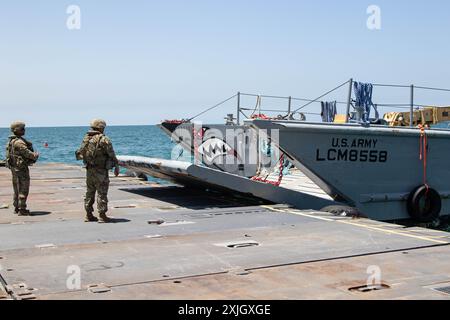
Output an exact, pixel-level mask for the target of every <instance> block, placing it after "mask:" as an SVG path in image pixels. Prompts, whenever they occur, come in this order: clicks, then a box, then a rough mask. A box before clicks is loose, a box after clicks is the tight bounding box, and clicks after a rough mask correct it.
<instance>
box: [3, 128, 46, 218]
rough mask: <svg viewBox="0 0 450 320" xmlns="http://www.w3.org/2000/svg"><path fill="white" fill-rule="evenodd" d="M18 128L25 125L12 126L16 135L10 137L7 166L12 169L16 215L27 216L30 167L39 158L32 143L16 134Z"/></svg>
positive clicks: (7, 149) (7, 148) (7, 147)
mask: <svg viewBox="0 0 450 320" xmlns="http://www.w3.org/2000/svg"><path fill="white" fill-rule="evenodd" d="M16 128H25V124H24V123H21V122H19V123H14V124H12V125H11V131H13V133H14V135H12V136H10V137H9V142H8V144H7V146H6V155H7V161H6V166H7V167H9V168H10V169H11V174H12V184H13V188H14V199H13V203H14V208H15V213H20V214H21V215H25V214H28V213H29V211H28V210H27V199H28V194H29V191H30V171H29V168H28V167H29V166H30V165H32V164H33V163H35V162H36V161H37V159H38V157H39V156H38V154H37V153H35V152H34V150H33V145H32V143H31V142H29V141H27V140H25V139H24V138H23V137H21V136H18V135H16V134H15V129H16Z"/></svg>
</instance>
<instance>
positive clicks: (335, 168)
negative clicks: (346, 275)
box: [122, 80, 450, 223]
mask: <svg viewBox="0 0 450 320" xmlns="http://www.w3.org/2000/svg"><path fill="white" fill-rule="evenodd" d="M347 84H349V87H350V95H349V97H350V98H349V100H348V101H347V102H345V103H343V102H339V103H340V104H344V105H346V112H345V113H344V114H337V111H336V105H337V104H339V103H338V102H327V103H325V102H321V101H319V99H322V98H323V97H324V96H321V98H319V99H315V100H306V99H296V98H291V97H289V98H287V101H288V110H287V112H286V114H285V115H278V116H276V117H268V116H266V115H264V114H263V113H262V112H263V111H264V110H263V109H262V108H261V101H262V99H267V98H269V97H270V98H277V99H282V98H283V97H274V96H259V95H248V96H250V97H255V96H256V97H257V98H256V101H257V102H256V107H254V108H245V107H243V106H242V105H240V103H242V97H243V96H245V94H240V93H238V95H237V101H238V114H241V113H242V114H244V112H243V111H245V110H253V114H252V115H251V116H247V117H246V120H245V121H244V124H241V123H240V121H239V117H237V119H236V118H234V116H233V115H230V114H229V115H228V117H227V118H226V119H227V122H226V125H210V124H208V125H205V126H203V127H202V131H201V132H202V134H201V138H202V139H204V138H205V136H207V134H206V133H207V132H208V131H209V130H214V131H216V132H217V131H219V132H222V135H221V136H222V137H225V138H224V139H223V140H221V139H217V138H214V137H213V138H211V137H209V138H206V139H204V140H201V143H200V144H195V143H192V141H194V140H195V136H196V132H199V131H198V129H195V125H194V124H193V123H191V122H190V121H186V120H183V121H177V122H175V121H166V122H164V123H162V124H161V125H160V127H161V128H162V130H163V131H164V132H166V133H167V134H168V135H171V136H172V138H173V137H174V133H175V132H176V131H177V130H179V129H183V130H184V131H185V132H187V133H188V137H183V138H177V139H178V141H177V142H179V143H180V144H181V145H182V146H183V147H184V148H185V150H186V151H187V152H189V153H190V154H192V155H193V156H194V157H195V156H196V155H198V154H201V155H203V156H204V159H202V160H203V163H201V164H200V167H199V168H197V169H195V170H193V169H190V168H191V167H190V166H191V165H192V164H187V165H186V166H185V167H186V171H185V172H186V174H185V175H184V176H183V177H180V175H179V174H178V173H176V174H175V175H176V177H175V178H173V177H174V176H175V175H172V178H170V179H175V180H179V181H180V180H183V183H189V181H195V183H196V184H201V183H202V181H203V182H204V184H205V185H208V186H213V187H217V188H225V189H229V190H232V191H237V192H238V191H241V192H244V193H247V194H251V195H253V196H256V197H260V198H263V199H266V200H269V201H273V202H276V203H286V204H291V205H293V206H295V207H297V208H299V209H313V210H325V211H330V212H333V213H336V214H349V213H350V214H358V215H363V216H367V217H369V218H371V219H374V220H382V221H392V220H403V219H413V220H414V221H418V222H427V223H429V222H432V221H436V220H438V219H439V218H442V217H444V216H449V215H450V202H449V201H448V199H450V185H447V182H448V181H449V179H450V171H448V170H447V169H446V164H447V163H449V160H450V159H447V155H446V152H445V151H444V150H446V144H447V140H448V139H450V132H445V131H440V130H437V129H432V130H428V129H426V127H428V126H433V125H437V124H441V123H442V121H445V120H446V119H447V118H446V116H447V113H448V110H449V108H438V107H428V108H425V109H424V110H423V111H422V112H409V113H396V114H395V116H393V115H392V114H390V113H387V114H386V115H385V116H384V118H382V117H380V116H379V113H378V110H377V105H375V104H374V103H373V102H372V100H371V99H372V90H373V85H371V84H364V83H358V82H353V80H350V81H347V82H346V83H344V84H343V85H341V86H339V87H337V88H336V89H339V88H342V87H344V86H345V85H347ZM405 87H409V86H405ZM363 91H364V92H365V93H370V94H367V95H362V94H361V92H363ZM352 94H354V96H355V99H353V96H352ZM295 100H298V101H305V100H306V101H309V102H308V103H307V104H306V105H303V106H301V107H300V108H297V109H295V108H294V106H293V105H292V101H295ZM313 103H320V104H321V105H322V110H321V114H320V115H321V116H322V118H323V119H324V121H330V119H331V122H332V123H322V124H320V123H314V122H306V116H305V114H313V113H307V112H305V114H303V113H299V115H300V116H295V114H296V113H298V111H299V110H302V111H303V110H304V107H305V106H308V105H310V104H313ZM410 105H411V106H413V107H414V103H412V102H411V103H410ZM351 107H353V109H354V111H353V112H350V111H351V109H350V108H351ZM371 108H374V109H375V118H370V110H371ZM407 108H408V107H407ZM292 110H294V111H292ZM333 110H334V112H332V111H333ZM399 114H400V115H401V116H399ZM407 116H409V117H410V119H409V121H406V120H405V118H406V117H407ZM296 119H297V120H296ZM298 119H301V120H298ZM325 119H327V120H325ZM449 119H450V118H449ZM235 120H236V121H235ZM391 120H392V121H391ZM447 120H448V119H447ZM390 121H391V122H390ZM408 124H409V125H410V128H405V127H404V128H397V127H396V126H406V125H408ZM411 124H413V125H420V126H421V128H422V129H419V128H413V126H412V125H411ZM229 128H234V129H238V130H239V131H240V132H244V133H246V136H247V138H246V139H244V140H242V139H241V140H238V139H237V137H238V135H235V136H233V137H229V136H227V135H226V134H225V131H226V130H227V129H229ZM261 129H262V130H264V131H265V132H266V133H267V134H268V135H267V136H265V137H264V139H263V140H264V141H262V140H261V139H260V138H261V137H258V132H259V130H261ZM196 130H197V131H196ZM197 135H198V134H197ZM275 135H276V136H275ZM175 136H177V135H175ZM248 137H250V139H248ZM449 142H450V141H449ZM237 145H241V149H240V150H244V151H243V152H241V153H240V152H238V151H236V152H235V153H234V156H235V157H236V155H241V156H242V159H239V160H240V161H239V162H238V166H236V165H234V166H233V165H232V166H226V164H224V162H223V161H217V160H218V159H220V160H223V159H224V157H227V156H228V157H229V156H230V155H231V153H232V151H231V150H234V148H233V147H234V146H237ZM251 146H256V151H255V150H251ZM264 146H266V147H264ZM419 146H420V148H419ZM255 154H256V159H257V160H256V162H254V161H253V162H252V161H249V159H250V158H252V156H253V159H255V157H254V155H255ZM267 159H269V161H264V160H267ZM128 161H130V159H129V158H128ZM155 161H156V160H150V161H144V162H147V163H154V162H155ZM144 162H143V163H142V164H141V167H144V166H145V163H144ZM156 162H157V161H156ZM292 164H293V165H294V167H293V166H292ZM122 165H124V166H127V165H129V166H131V165H130V164H129V163H128V164H127V161H123V163H122ZM173 165H174V163H171V164H170V166H169V167H167V168H165V170H166V173H167V172H168V171H169V172H175V171H176V168H173ZM196 165H198V164H196ZM192 166H193V165H192ZM152 167H153V168H154V166H152ZM133 168H134V169H135V170H136V169H139V163H137V162H136V161H133ZM162 169H163V168H162V167H159V168H158V169H157V170H156V171H158V170H160V171H161V170H162ZM167 169H169V170H167ZM146 170H147V171H146V172H147V174H151V175H153V172H152V170H150V171H149V170H148V165H147V168H146ZM214 170H219V171H220V173H219V172H217V171H214ZM156 171H155V173H154V174H155V175H158V174H160V172H159V173H158V172H156ZM200 172H201V173H200ZM243 179H244V180H243ZM225 181H226V182H225ZM244 181H245V182H246V183H243V182H244ZM277 181H278V182H277ZM247 182H248V183H247ZM262 184H271V187H267V186H264V187H262ZM244 185H245V188H244V187H243V186H244Z"/></svg>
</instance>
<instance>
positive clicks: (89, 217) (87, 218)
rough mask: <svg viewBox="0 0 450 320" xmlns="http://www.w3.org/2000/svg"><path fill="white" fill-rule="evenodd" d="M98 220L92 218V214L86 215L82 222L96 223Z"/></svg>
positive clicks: (94, 217)
mask: <svg viewBox="0 0 450 320" xmlns="http://www.w3.org/2000/svg"><path fill="white" fill-rule="evenodd" d="M97 221H98V218H97V217H96V216H94V215H93V214H92V213H87V214H86V218H84V222H97Z"/></svg>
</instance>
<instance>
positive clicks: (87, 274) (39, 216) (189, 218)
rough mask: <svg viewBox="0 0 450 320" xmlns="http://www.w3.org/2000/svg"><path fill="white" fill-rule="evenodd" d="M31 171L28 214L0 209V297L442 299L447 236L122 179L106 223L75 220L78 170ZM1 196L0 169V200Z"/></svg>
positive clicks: (4, 175) (5, 182)
mask: <svg viewBox="0 0 450 320" xmlns="http://www.w3.org/2000/svg"><path fill="white" fill-rule="evenodd" d="M31 172H32V177H33V180H32V188H31V195H30V199H29V205H30V208H31V209H32V212H33V216H31V217H18V216H16V215H13V213H12V210H11V208H5V209H0V275H1V277H0V299H2V298H3V299H11V298H13V299H450V293H446V291H450V290H449V289H450V234H449V233H445V232H440V231H434V230H428V229H421V228H404V227H401V226H397V225H392V224H387V223H380V222H374V221H370V220H365V219H358V220H352V219H349V218H343V217H334V216H331V215H329V214H326V213H319V212H313V211H299V210H294V209H291V208H289V207H286V206H277V205H270V206H268V205H265V204H263V203H260V200H257V199H250V198H249V199H244V198H242V197H235V198H234V197H231V196H229V195H222V194H220V193H213V192H202V191H199V190H193V189H187V188H182V187H177V186H160V185H155V184H152V183H148V182H142V181H140V180H138V179H136V178H129V177H119V178H112V183H111V191H110V208H111V212H110V215H111V216H113V217H114V218H115V219H116V220H115V222H116V223H114V224H98V223H84V222H83V205H82V199H83V193H84V172H83V170H82V168H80V167H76V166H69V165H63V164H48V165H38V166H36V167H33V168H32V169H31ZM11 193H12V188H11V185H10V173H9V171H8V170H7V169H5V168H0V207H6V205H7V204H10V203H11V197H12V195H11ZM159 220H161V221H159ZM158 221H159V224H158ZM161 222H163V223H161ZM74 270H79V271H80V272H81V273H80V276H81V278H80V279H81V288H79V289H76V288H75V289H74V288H73V287H72V286H71V285H70V284H72V285H73V282H71V281H72V280H73V279H74V278H73V277H72V276H73V275H74ZM373 270H378V271H380V272H381V274H380V277H381V282H382V284H383V286H382V289H381V290H369V289H370V288H366V287H365V286H366V284H367V279H368V277H369V276H370V275H369V274H368V271H372V272H373ZM68 284H69V286H68ZM377 288H380V287H377Z"/></svg>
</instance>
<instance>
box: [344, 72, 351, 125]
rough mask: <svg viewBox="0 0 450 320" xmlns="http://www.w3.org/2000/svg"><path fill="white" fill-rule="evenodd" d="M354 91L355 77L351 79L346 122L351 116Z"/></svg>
mask: <svg viewBox="0 0 450 320" xmlns="http://www.w3.org/2000/svg"><path fill="white" fill-rule="evenodd" d="M352 92H353V78H352V79H350V81H349V87H348V99H347V111H346V112H345V123H348V120H349V117H350V106H351V104H352Z"/></svg>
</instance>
